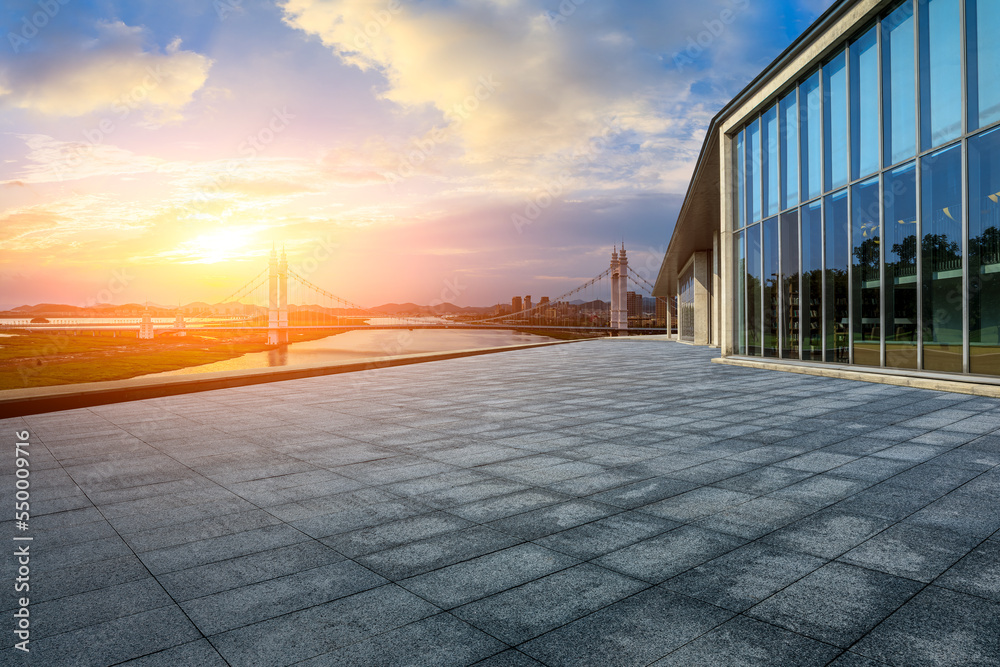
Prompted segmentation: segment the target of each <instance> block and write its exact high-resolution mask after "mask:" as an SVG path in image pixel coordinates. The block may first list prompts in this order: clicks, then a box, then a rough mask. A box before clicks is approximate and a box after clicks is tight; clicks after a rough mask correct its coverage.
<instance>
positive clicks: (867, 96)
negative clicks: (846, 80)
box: [851, 28, 879, 178]
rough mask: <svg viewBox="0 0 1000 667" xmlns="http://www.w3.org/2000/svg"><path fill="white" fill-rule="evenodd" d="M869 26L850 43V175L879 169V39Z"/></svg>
mask: <svg viewBox="0 0 1000 667" xmlns="http://www.w3.org/2000/svg"><path fill="white" fill-rule="evenodd" d="M875 30H876V29H875V28H872V29H871V30H869V31H868V32H866V33H865V34H864V35H862V36H861V37H859V38H858V40H857V41H855V42H854V43H853V44H851V178H861V177H862V176H867V175H868V174H871V173H873V172H875V171H876V170H878V151H879V147H878V118H879V115H878V114H879V109H878V38H877V36H876V31H875Z"/></svg>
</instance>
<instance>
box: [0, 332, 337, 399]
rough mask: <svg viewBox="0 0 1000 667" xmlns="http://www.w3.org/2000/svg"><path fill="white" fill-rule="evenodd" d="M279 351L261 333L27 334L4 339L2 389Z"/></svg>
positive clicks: (310, 336) (313, 336)
mask: <svg viewBox="0 0 1000 667" xmlns="http://www.w3.org/2000/svg"><path fill="white" fill-rule="evenodd" d="M8 333H15V334H16V333H18V332H17V331H9V332H8ZM337 333H340V332H333V331H315V332H312V331H310V332H308V333H292V334H290V336H289V342H290V343H299V342H305V341H310V340H317V339H320V338H326V337H328V336H333V335H336V334H337ZM275 348H277V346H275V345H268V344H267V342H266V340H265V339H264V336H263V335H262V334H261V333H259V332H255V333H240V332H229V331H205V330H198V331H194V330H190V331H188V332H187V335H186V336H175V335H163V336H158V337H156V338H154V339H152V340H141V339H139V338H138V337H137V336H136V335H135V334H128V335H122V334H120V333H119V334H118V335H117V336H111V335H110V334H107V333H105V334H98V335H96V336H94V335H89V334H80V335H71V334H68V333H67V332H52V333H46V334H38V333H22V334H19V335H14V336H10V337H6V336H5V337H3V338H0V389H23V388H28V387H50V386H55V385H62V384H77V383H81V382H104V381H109V380H127V379H129V378H134V377H137V376H140V375H148V374H150V373H161V372H165V371H173V370H178V369H182V368H188V367H191V366H200V365H203V364H211V363H214V362H218V361H224V360H227V359H233V358H235V357H240V356H242V355H244V354H247V353H250V352H266V351H268V350H273V349H275Z"/></svg>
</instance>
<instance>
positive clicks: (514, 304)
mask: <svg viewBox="0 0 1000 667" xmlns="http://www.w3.org/2000/svg"><path fill="white" fill-rule="evenodd" d="M522 310H524V307H523V306H522V304H521V297H519V296H515V297H514V298H513V299H511V300H510V312H512V313H519V312H521V311H522Z"/></svg>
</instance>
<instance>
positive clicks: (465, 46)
mask: <svg viewBox="0 0 1000 667" xmlns="http://www.w3.org/2000/svg"><path fill="white" fill-rule="evenodd" d="M564 4H567V3H564ZM703 4H706V5H718V6H719V7H722V6H725V4H726V3H720V2H718V0H708V2H707V3H703ZM281 6H282V9H283V10H284V12H285V21H286V23H288V24H289V25H290V26H292V27H295V28H297V29H300V30H302V31H304V32H306V33H308V34H311V35H315V36H318V37H319V38H320V39H321V40H322V42H323V43H324V44H325V45H326V46H328V47H329V48H330V49H331V50H332V51H333V52H334V53H335V54H336V55H337V56H338V57H339V58H340V59H341V60H342V61H343V62H345V63H348V64H352V65H355V66H357V67H359V68H361V69H362V70H376V71H378V72H380V73H381V74H382V75H383V76H384V77H385V82H386V87H385V88H384V89H383V90H381V91H380V95H381V96H382V98H384V99H386V100H390V101H393V102H395V103H397V104H398V105H399V107H400V109H401V110H403V111H404V112H406V111H407V110H416V109H426V108H427V107H432V108H434V109H436V110H437V111H438V113H439V114H440V116H441V118H442V125H441V126H442V127H443V126H447V131H448V132H449V133H451V134H454V135H455V139H456V141H455V143H456V144H457V145H460V146H461V147H462V149H463V151H464V152H462V153H460V155H461V160H460V162H461V165H459V166H460V167H462V168H463V169H465V170H468V169H469V168H473V169H478V170H480V171H481V173H484V174H488V175H489V178H490V180H491V183H493V185H494V186H497V187H501V188H503V187H511V188H514V189H517V188H523V187H526V186H528V185H530V184H532V183H536V184H537V182H538V181H539V179H540V178H541V179H544V178H546V177H551V175H552V174H554V173H558V171H559V170H560V169H562V168H564V166H565V164H566V163H567V162H571V163H572V162H573V161H574V154H575V153H577V152H578V150H579V146H580V144H581V142H583V143H586V142H587V141H589V140H591V139H594V138H597V137H601V136H602V135H606V134H607V128H608V127H609V126H612V127H613V128H614V133H615V135H616V136H615V137H613V141H612V142H610V143H611V144H612V146H611V148H612V152H613V151H614V150H615V147H616V145H618V144H620V142H621V141H624V140H628V137H629V136H633V135H634V137H635V138H636V139H637V143H639V144H642V143H643V141H644V140H645V139H647V138H649V137H664V138H666V137H671V138H676V137H678V135H679V136H680V137H681V138H684V139H686V138H687V136H689V134H690V132H689V131H688V130H687V129H686V128H684V127H683V124H681V123H678V120H677V118H678V117H683V116H684V114H686V113H687V111H688V103H687V100H688V98H689V96H690V95H689V90H688V88H689V85H690V83H691V81H692V79H693V78H694V77H695V76H696V74H695V72H694V71H691V72H680V71H678V70H676V69H671V68H669V67H664V63H663V61H664V59H667V60H669V55H665V54H667V53H669V51H668V45H669V44H671V43H673V44H677V45H683V44H684V43H685V42H684V39H683V37H684V36H685V35H686V34H687V33H686V32H685V29H684V27H683V26H684V25H685V22H684V20H683V19H684V15H685V14H692V13H694V14H695V15H696V16H700V14H699V12H700V13H701V14H705V15H706V16H711V15H712V13H713V12H714V13H716V14H717V13H718V11H719V10H718V8H715V9H712V8H711V7H709V8H706V7H704V6H699V7H697V8H695V9H694V10H692V9H690V8H684V7H680V8H675V9H672V12H673V13H674V14H675V15H676V16H673V17H671V18H672V19H673V20H672V21H667V22H665V23H664V24H663V25H662V29H661V30H660V31H659V32H656V33H645V32H644V31H642V30H639V31H637V35H638V37H637V36H636V35H632V34H628V33H626V32H624V31H621V30H613V31H612V30H608V29H607V28H606V27H604V26H605V22H606V21H607V17H605V16H603V15H602V12H605V11H619V10H618V9H617V8H610V9H605V8H601V7H598V6H597V5H596V3H595V4H594V6H593V7H590V6H589V5H584V4H581V5H580V6H579V7H578V9H577V10H576V11H575V12H574V13H573V14H570V15H567V16H564V17H560V18H562V19H564V20H561V21H560V22H558V23H556V22H554V21H553V20H552V16H553V14H552V8H553V7H558V6H559V5H558V3H545V2H542V1H541V0H505V1H503V2H500V1H498V0H496V1H494V2H482V3H451V2H449V3H438V2H433V1H432V2H425V3H419V4H411V3H405V4H399V3H392V2H387V1H386V0H324V1H320V0H285V1H284V2H283V3H282V5H281ZM672 7H676V6H675V5H672ZM591 10H592V11H591ZM622 11H623V13H626V12H625V10H622ZM631 11H633V12H636V13H638V14H641V13H642V11H644V10H643V9H642V7H639V8H638V9H636V7H632V8H631ZM616 18H622V17H620V16H619V17H616ZM638 20H643V19H642V18H641V16H640V17H639V18H638ZM657 20H658V19H657ZM610 23H612V24H613V23H614V22H613V21H612V22H610ZM695 25H699V24H697V23H695ZM664 33H666V35H667V36H666V37H665V36H664ZM671 35H672V36H673V41H672V42H671V39H670V36H671ZM640 38H641V39H640ZM637 39H640V41H637ZM642 40H644V41H642ZM655 145H656V146H658V147H661V148H662V149H663V150H664V153H657V154H650V153H646V152H640V154H639V155H633V156H632V157H631V161H632V163H633V164H635V163H638V162H645V163H647V164H646V167H647V169H648V168H652V167H653V166H654V165H655V164H656V163H657V162H659V161H660V160H662V159H664V158H667V159H669V156H670V152H671V150H672V147H671V145H670V144H669V142H658V143H657V144H655ZM684 152H685V154H686V153H687V152H688V151H684ZM435 157H438V156H435ZM602 159H604V158H602ZM455 171H457V169H456V170H455ZM627 179H628V174H621V173H619V174H618V175H617V178H615V179H614V180H615V182H616V183H618V185H625V186H627V187H636V186H637V185H639V184H636V183H629V182H628V180H627ZM653 180H654V181H658V180H659V179H653ZM656 187H660V186H659V184H657V186H656Z"/></svg>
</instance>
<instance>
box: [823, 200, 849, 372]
mask: <svg viewBox="0 0 1000 667" xmlns="http://www.w3.org/2000/svg"><path fill="white" fill-rule="evenodd" d="M824 201H825V202H826V203H825V207H826V211H825V229H824V233H825V236H826V257H825V258H824V260H825V261H824V272H825V274H826V285H825V287H824V292H823V307H824V308H825V309H826V332H825V346H826V347H825V349H826V360H827V361H831V362H837V363H843V364H846V363H847V362H848V361H850V357H849V355H848V347H847V346H848V330H847V327H848V326H849V324H850V313H849V308H848V304H849V301H848V286H847V262H848V257H849V254H848V238H849V237H848V229H847V225H848V220H849V218H848V215H847V190H842V191H840V192H836V193H834V194H832V195H828V196H827V197H826V199H825V200H824Z"/></svg>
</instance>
